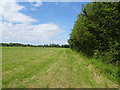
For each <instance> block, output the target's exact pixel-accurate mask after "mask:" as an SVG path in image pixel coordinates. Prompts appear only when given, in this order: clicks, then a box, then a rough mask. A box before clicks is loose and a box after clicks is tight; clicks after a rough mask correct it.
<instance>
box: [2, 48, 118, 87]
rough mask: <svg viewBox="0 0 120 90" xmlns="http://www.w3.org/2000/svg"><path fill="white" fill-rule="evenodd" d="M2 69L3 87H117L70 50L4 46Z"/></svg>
mask: <svg viewBox="0 0 120 90" xmlns="http://www.w3.org/2000/svg"><path fill="white" fill-rule="evenodd" d="M2 67H3V68H2V70H3V71H2V78H3V82H2V86H3V88H114V87H116V88H117V84H115V83H114V82H112V81H110V80H108V79H107V78H106V77H103V76H102V75H101V74H100V72H99V71H98V70H96V69H95V68H94V67H93V66H92V65H91V64H89V63H88V62H86V60H83V59H82V58H81V57H80V55H79V54H77V53H76V52H73V51H71V50H70V49H64V48H38V47H36V48H34V47H4V48H3V61H2Z"/></svg>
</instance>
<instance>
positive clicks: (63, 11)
mask: <svg viewBox="0 0 120 90" xmlns="http://www.w3.org/2000/svg"><path fill="white" fill-rule="evenodd" d="M28 1H29V2H16V0H12V2H7V0H2V1H1V2H0V16H2V21H1V22H0V24H1V25H2V40H0V42H7V43H10V42H14V43H29V44H37V45H38V44H50V43H56V44H67V40H68V39H69V34H70V32H71V28H72V27H73V25H74V22H75V20H76V19H77V15H78V14H79V13H80V11H81V9H82V4H87V2H33V1H32V2H30V0H28ZM0 32H1V31H0Z"/></svg>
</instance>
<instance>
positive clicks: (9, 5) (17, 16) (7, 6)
mask: <svg viewBox="0 0 120 90" xmlns="http://www.w3.org/2000/svg"><path fill="white" fill-rule="evenodd" d="M22 9H24V7H23V6H21V5H19V4H17V2H16V0H12V2H8V0H1V1H0V16H2V17H3V19H4V20H6V21H8V22H13V23H14V22H19V23H31V22H35V21H36V20H35V19H33V18H31V17H30V16H27V15H25V14H23V13H21V12H20V10H22Z"/></svg>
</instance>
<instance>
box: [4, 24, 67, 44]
mask: <svg viewBox="0 0 120 90" xmlns="http://www.w3.org/2000/svg"><path fill="white" fill-rule="evenodd" d="M2 27H3V32H2V35H3V42H29V43H30V42H31V43H34V44H46V43H47V44H50V43H59V44H63V43H66V42H65V41H64V40H62V37H60V36H59V34H62V33H64V31H63V30H62V27H60V26H58V25H56V24H52V23H49V24H39V25H28V24H16V25H15V24H12V23H7V22H4V23H2Z"/></svg>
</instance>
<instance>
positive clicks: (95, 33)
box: [68, 2, 120, 64]
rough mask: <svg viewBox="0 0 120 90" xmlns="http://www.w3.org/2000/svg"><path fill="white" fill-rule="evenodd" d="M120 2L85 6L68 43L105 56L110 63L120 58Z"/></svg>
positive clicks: (84, 51) (72, 47)
mask: <svg viewBox="0 0 120 90" xmlns="http://www.w3.org/2000/svg"><path fill="white" fill-rule="evenodd" d="M119 7H120V2H102V3H101V2H97V3H95V2H93V3H89V4H87V5H86V6H83V10H82V12H81V13H80V14H79V15H78V19H77V20H76V22H75V24H74V27H73V29H72V33H71V34H70V39H69V40H68V43H69V45H70V48H71V49H72V50H75V51H78V52H80V51H81V52H83V53H84V54H86V55H87V56H93V57H96V58H103V61H105V62H108V63H115V64H118V62H119V60H120V48H119V47H120V30H119V25H120V18H119V17H120V10H119Z"/></svg>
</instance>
